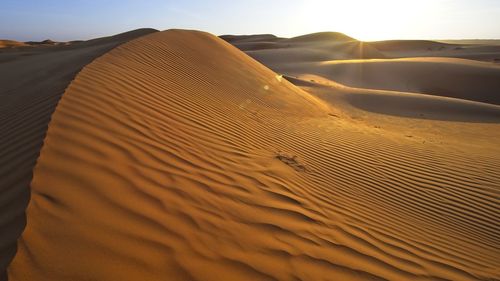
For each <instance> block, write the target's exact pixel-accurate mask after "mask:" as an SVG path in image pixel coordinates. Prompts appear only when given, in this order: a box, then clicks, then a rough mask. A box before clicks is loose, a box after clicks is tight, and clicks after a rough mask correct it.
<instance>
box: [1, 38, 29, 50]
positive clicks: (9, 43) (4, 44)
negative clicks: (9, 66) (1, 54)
mask: <svg viewBox="0 0 500 281" xmlns="http://www.w3.org/2000/svg"><path fill="white" fill-rule="evenodd" d="M26 46H29V45H28V44H26V43H24V42H18V41H14V40H0V49H3V48H18V47H26Z"/></svg>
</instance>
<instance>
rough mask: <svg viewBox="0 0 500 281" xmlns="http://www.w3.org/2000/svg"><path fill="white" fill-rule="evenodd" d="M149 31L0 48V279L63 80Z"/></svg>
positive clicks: (66, 81) (19, 226) (12, 249)
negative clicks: (71, 42)
mask: <svg viewBox="0 0 500 281" xmlns="http://www.w3.org/2000/svg"><path fill="white" fill-rule="evenodd" d="M153 31H154V30H152V29H141V30H136V31H131V32H127V33H123V34H119V35H116V36H111V37H106V38H100V39H95V40H90V41H86V42H79V43H74V44H71V45H61V46H47V45H43V44H42V45H39V46H31V47H29V48H27V47H26V45H27V44H23V43H19V44H10V47H11V48H9V49H5V50H0V112H1V113H0V120H1V122H0V155H1V156H0V192H1V194H2V195H1V196H0V213H1V216H0V229H2V231H1V232H0V279H2V278H5V277H2V276H3V275H4V270H5V268H6V267H7V265H8V263H9V262H10V260H11V258H12V257H13V255H14V253H15V250H16V247H15V245H16V239H17V238H18V237H19V235H20V234H21V231H22V229H23V228H24V225H25V219H24V211H25V208H26V205H27V203H28V200H29V183H30V181H31V179H32V171H33V167H34V166H35V162H36V159H37V158H38V155H39V151H40V147H41V146H42V143H43V139H44V137H45V132H46V130H47V124H48V123H49V121H50V116H51V114H52V112H54V109H55V107H56V105H57V102H58V101H59V98H60V97H61V95H62V94H63V92H64V90H65V88H66V86H67V85H68V84H69V83H70V82H71V80H72V79H73V78H74V76H75V75H76V74H77V72H78V71H79V70H80V69H81V68H82V67H83V66H85V65H86V64H88V63H89V62H91V61H92V60H93V59H95V58H96V57H98V56H100V55H102V54H104V53H105V52H107V51H109V50H111V49H112V48H114V47H116V46H117V45H119V44H121V43H124V42H126V41H129V40H131V39H133V38H136V37H138V36H142V35H145V34H148V33H151V32H153ZM1 44H2V43H1V42H0V45H1ZM27 46H30V45H27ZM19 47H22V48H19Z"/></svg>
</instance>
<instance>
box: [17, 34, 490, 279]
mask: <svg viewBox="0 0 500 281" xmlns="http://www.w3.org/2000/svg"><path fill="white" fill-rule="evenodd" d="M268 39H269V38H266V40H268ZM305 74H307V73H305ZM305 74H304V75H305ZM310 75H312V74H310ZM311 77H312V76H309V78H311ZM320 78H321V77H320ZM291 80H292V79H291ZM306 80H308V81H305V80H301V81H302V82H300V81H295V82H297V84H300V83H302V85H303V89H305V90H308V91H309V92H307V91H304V90H302V89H300V88H298V87H296V86H294V85H293V84H291V83H290V82H288V81H287V80H286V79H283V78H282V77H281V76H278V75H276V73H274V72H272V71H271V70H269V69H267V68H266V67H264V66H263V65H261V64H259V63H257V62H256V61H254V60H253V59H251V58H250V57H248V56H247V55H245V54H244V53H242V52H241V51H239V50H237V49H236V48H234V47H233V46H231V45H229V44H228V43H226V42H224V41H223V40H221V39H219V38H217V37H215V36H212V35H209V34H206V33H202V32H195V31H181V30H170V31H166V32H161V33H155V34H150V35H146V36H143V37H141V38H139V39H135V40H133V41H131V42H128V43H126V44H123V45H121V46H119V47H117V48H115V49H113V50H112V51H110V52H108V53H107V54H105V55H104V56H102V57H100V58H98V59H97V60H95V61H94V62H92V63H91V64H89V65H87V66H86V67H85V68H84V69H83V70H82V71H81V72H80V73H79V74H78V75H77V77H76V78H75V80H74V81H73V82H72V83H71V85H70V86H69V87H68V88H67V90H66V92H65V93H64V95H63V97H62V99H61V102H60V103H59V105H58V106H57V108H56V111H55V113H54V114H53V117H52V121H51V122H50V125H49V129H48V132H47V136H46V138H45V142H44V146H43V148H42V150H41V154H40V157H39V159H38V163H37V165H36V167H35V170H34V177H33V181H32V183H31V187H32V197H31V202H30V204H29V206H28V210H27V216H28V224H27V227H26V230H25V232H24V234H23V235H22V237H21V239H20V240H19V244H18V245H19V250H18V253H17V255H16V257H15V259H14V261H13V263H12V264H11V266H10V267H9V277H10V280H72V281H73V280H74V281H78V280H495V279H498V278H500V271H499V263H498V261H499V260H500V248H499V247H498V245H499V244H500V224H499V221H498V218H499V216H500V208H499V204H500V202H499V199H498V198H499V194H500V193H499V189H500V172H499V167H500V149H499V148H498V146H497V144H496V140H497V139H498V137H500V133H499V130H498V129H499V125H498V124H496V123H490V124H486V123H485V124H475V123H459V122H449V121H447V122H443V121H437V120H423V119H413V118H401V117H398V116H394V115H385V114H382V115H380V114H378V113H370V112H369V111H365V110H360V109H359V108H358V107H356V106H351V105H350V104H351V103H352V101H349V100H348V98H345V94H346V92H349V91H350V92H352V93H351V95H355V94H356V93H355V92H356V90H352V89H349V88H342V86H341V85H333V86H332V85H329V84H328V83H329V82H331V81H330V80H328V79H325V80H324V81H318V83H316V82H314V83H311V82H310V80H311V79H306ZM299 82H300V83H299ZM342 91H343V92H344V93H343V92H342ZM369 94H371V95H374V94H376V93H369ZM382 94H390V93H387V92H384V93H382ZM431 98H432V97H431ZM336 101H338V103H337V102H336ZM350 102H351V103H350ZM438 102H442V99H439V101H438ZM451 102H457V103H459V102H458V101H451ZM464 106H465V107H466V108H473V109H475V110H478V112H480V113H481V114H485V116H486V117H485V118H495V115H494V114H495V112H497V111H496V110H497V108H496V107H487V108H483V107H481V105H477V104H476V103H473V104H472V105H471V104H469V103H467V104H466V105H464ZM476 106H477V107H476ZM478 108H479V109H478ZM484 112H489V113H484ZM491 112H493V113H491ZM478 114H479V113H478ZM488 114H493V117H491V116H490V115H488ZM373 122H378V123H376V124H375V123H373ZM414 127H416V128H414ZM436 128H437V129H439V130H438V131H439V132H436V131H433V130H436ZM441 129H442V130H441ZM407 130H412V131H411V132H412V134H413V135H411V136H410V135H408V133H407ZM457 132H459V133H457ZM456 134H459V135H460V137H458V138H456V137H455V136H456Z"/></svg>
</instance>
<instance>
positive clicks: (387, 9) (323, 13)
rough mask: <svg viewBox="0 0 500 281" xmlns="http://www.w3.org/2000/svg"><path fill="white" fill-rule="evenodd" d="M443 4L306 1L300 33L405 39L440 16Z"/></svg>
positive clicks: (425, 1)
mask: <svg viewBox="0 0 500 281" xmlns="http://www.w3.org/2000/svg"><path fill="white" fill-rule="evenodd" d="M439 7H440V1H430V0H422V1H414V2H411V3H409V2H408V1H398V0H379V1H345V0H342V1H339V0H313V1H304V3H303V4H302V5H301V7H300V8H299V10H298V13H297V14H298V17H297V21H296V23H295V27H296V28H297V30H304V31H306V32H305V33H308V32H311V31H339V32H343V33H346V34H347V35H349V36H352V37H355V38H357V39H359V40H365V41H370V40H380V39H385V38H391V37H394V38H405V36H404V34H405V33H406V34H411V33H414V31H416V30H417V31H418V29H420V28H422V27H423V26H425V23H426V22H429V21H430V20H431V18H433V17H435V16H437V13H438V12H439V10H440V9H439Z"/></svg>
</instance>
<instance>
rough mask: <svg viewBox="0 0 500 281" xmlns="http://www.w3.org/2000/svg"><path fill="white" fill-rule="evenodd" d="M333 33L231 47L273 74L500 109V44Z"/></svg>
mask: <svg viewBox="0 0 500 281" xmlns="http://www.w3.org/2000/svg"><path fill="white" fill-rule="evenodd" d="M335 34H336V33H333V35H331V36H330V37H329V36H327V35H329V33H326V34H323V33H320V34H311V35H304V36H300V37H297V38H301V40H298V42H297V41H294V40H292V39H294V38H292V39H281V40H279V41H276V42H268V41H265V40H262V41H259V40H258V37H256V38H255V39H254V40H252V42H251V43H245V42H242V43H240V42H239V41H234V42H231V43H232V44H234V45H235V46H236V47H238V48H239V49H240V50H243V51H245V52H246V53H247V54H248V55H250V56H252V57H253V58H254V59H256V60H258V61H260V62H261V63H263V64H265V65H266V66H268V67H270V68H271V69H272V70H274V71H276V72H278V73H281V74H284V75H288V76H293V77H299V78H301V77H302V78H303V77H305V76H310V75H316V76H319V77H321V78H322V79H328V80H330V81H332V82H334V83H341V84H344V85H345V86H350V87H354V88H363V89H377V90H388V91H398V92H409V93H420V94H428V95H435V96H443V97H452V98H458V99H465V100H470V101H477V102H483V103H491V104H496V105H500V95H498V90H499V89H500V65H499V64H497V63H491V61H495V60H496V55H498V56H499V58H500V48H499V47H498V46H465V45H453V44H446V43H440V42H434V41H424V40H406V41H405V40H394V41H381V42H368V43H366V42H359V41H356V40H354V39H352V40H347V39H346V40H345V42H344V41H342V39H338V38H339V37H340V38H343V37H342V36H341V35H335ZM329 38H330V39H329ZM348 38H350V37H348ZM286 42H291V43H286ZM457 48H460V49H459V50H458V49H457ZM429 50H431V51H429ZM436 50H437V51H436ZM430 56H432V57H430ZM453 56H456V57H453ZM464 58H473V59H479V60H486V61H488V62H484V61H477V60H470V59H464Z"/></svg>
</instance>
